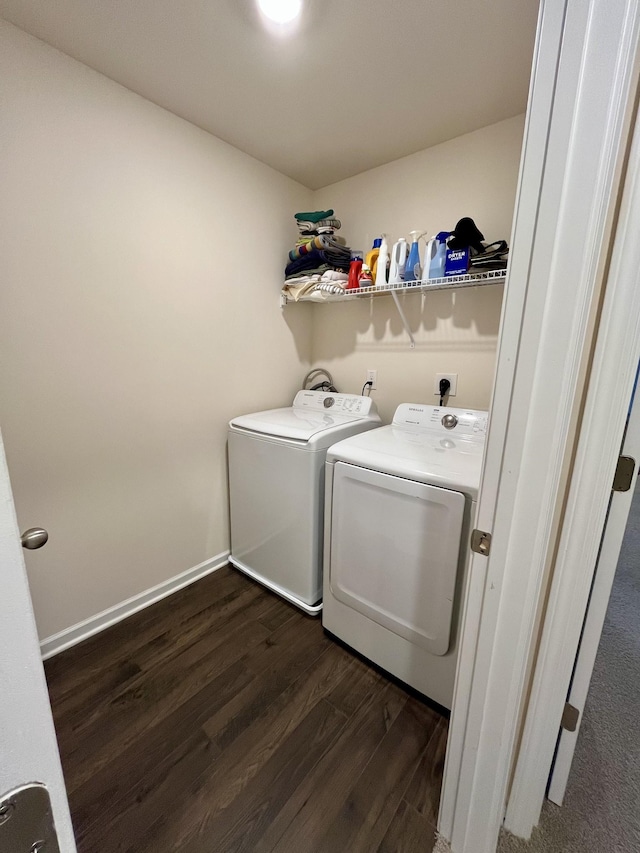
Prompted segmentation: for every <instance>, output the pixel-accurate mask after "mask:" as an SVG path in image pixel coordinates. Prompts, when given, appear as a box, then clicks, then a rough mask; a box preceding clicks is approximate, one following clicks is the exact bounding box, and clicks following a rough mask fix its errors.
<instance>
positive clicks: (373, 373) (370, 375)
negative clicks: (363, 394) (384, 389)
mask: <svg viewBox="0 0 640 853" xmlns="http://www.w3.org/2000/svg"><path fill="white" fill-rule="evenodd" d="M366 381H367V382H371V385H370V386H369V389H370V390H371V391H375V390H376V388H377V387H378V371H377V370H372V369H371V368H369V370H367V378H366ZM365 390H366V389H365Z"/></svg>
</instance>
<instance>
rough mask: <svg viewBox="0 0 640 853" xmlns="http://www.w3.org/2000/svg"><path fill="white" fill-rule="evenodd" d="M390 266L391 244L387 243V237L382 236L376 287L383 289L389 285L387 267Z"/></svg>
mask: <svg viewBox="0 0 640 853" xmlns="http://www.w3.org/2000/svg"><path fill="white" fill-rule="evenodd" d="M388 264H389V244H388V243H387V235H386V234H383V235H382V241H381V243H380V254H379V255H378V265H377V267H376V287H383V286H384V285H385V284H386V283H387V266H388Z"/></svg>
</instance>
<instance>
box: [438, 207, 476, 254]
mask: <svg viewBox="0 0 640 853" xmlns="http://www.w3.org/2000/svg"><path fill="white" fill-rule="evenodd" d="M483 240H484V234H483V233H482V232H481V231H480V230H479V229H478V227H477V225H476V223H475V222H474V221H473V219H472V218H471V217H470V216H463V218H462V219H460V220H459V221H458V223H457V224H456V227H455V228H454V229H453V231H452V232H451V237H450V238H449V240H448V242H447V248H449V249H466V248H468V247H471V248H472V249H473V250H474V251H475V252H477V253H478V254H480V255H481V254H482V253H483V252H484V244H483V242H482V241H483Z"/></svg>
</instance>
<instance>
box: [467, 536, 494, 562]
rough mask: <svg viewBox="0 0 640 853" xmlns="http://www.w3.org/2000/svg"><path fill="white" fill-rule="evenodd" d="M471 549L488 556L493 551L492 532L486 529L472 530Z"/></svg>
mask: <svg viewBox="0 0 640 853" xmlns="http://www.w3.org/2000/svg"><path fill="white" fill-rule="evenodd" d="M471 550H472V551H475V552H476V554H484V556H485V557H488V556H489V552H490V551H491V534H490V533H487V532H486V531H484V530H472V531H471Z"/></svg>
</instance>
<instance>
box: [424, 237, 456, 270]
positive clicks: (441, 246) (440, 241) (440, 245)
mask: <svg viewBox="0 0 640 853" xmlns="http://www.w3.org/2000/svg"><path fill="white" fill-rule="evenodd" d="M450 236H451V233H450V232H449V231H440V232H439V233H438V234H436V249H435V253H434V254H433V257H432V258H431V262H430V263H429V278H444V264H445V261H446V259H447V238H448V237H450Z"/></svg>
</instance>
